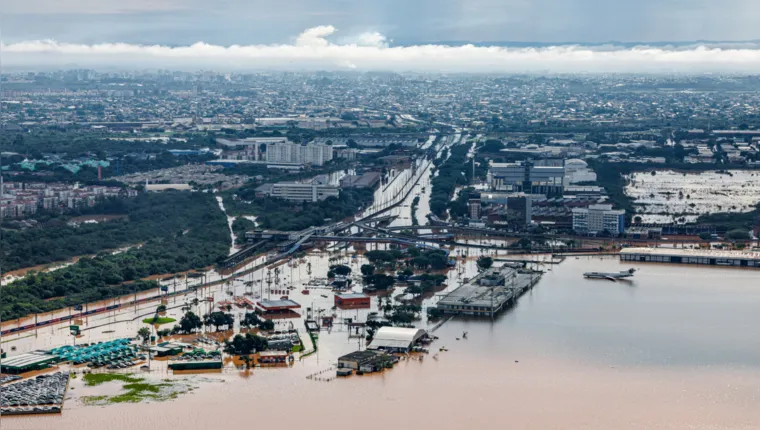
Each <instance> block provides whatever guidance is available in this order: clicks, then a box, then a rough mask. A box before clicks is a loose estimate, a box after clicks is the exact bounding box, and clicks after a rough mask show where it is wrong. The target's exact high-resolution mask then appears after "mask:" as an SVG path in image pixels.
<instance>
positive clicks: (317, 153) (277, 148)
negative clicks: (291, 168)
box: [266, 142, 333, 166]
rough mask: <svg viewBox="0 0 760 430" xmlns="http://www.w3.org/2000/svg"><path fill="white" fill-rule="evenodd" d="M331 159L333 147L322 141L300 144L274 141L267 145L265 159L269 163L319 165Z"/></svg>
mask: <svg viewBox="0 0 760 430" xmlns="http://www.w3.org/2000/svg"><path fill="white" fill-rule="evenodd" d="M332 159H333V147H332V146H330V145H327V144H322V143H309V144H306V145H300V144H297V143H291V142H275V143H272V144H269V145H267V152H266V161H267V162H269V163H294V164H311V165H313V166H321V165H323V164H325V163H327V162H328V161H330V160H332Z"/></svg>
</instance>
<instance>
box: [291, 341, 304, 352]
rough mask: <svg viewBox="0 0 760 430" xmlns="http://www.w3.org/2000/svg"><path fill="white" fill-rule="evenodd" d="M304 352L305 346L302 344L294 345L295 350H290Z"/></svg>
mask: <svg viewBox="0 0 760 430" xmlns="http://www.w3.org/2000/svg"><path fill="white" fill-rule="evenodd" d="M301 351H303V345H301V344H300V343H299V344H298V345H293V348H291V349H290V352H301Z"/></svg>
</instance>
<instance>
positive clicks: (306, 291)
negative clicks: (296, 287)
mask: <svg viewBox="0 0 760 430" xmlns="http://www.w3.org/2000/svg"><path fill="white" fill-rule="evenodd" d="M301 294H306V295H308V294H309V290H303V291H301Z"/></svg>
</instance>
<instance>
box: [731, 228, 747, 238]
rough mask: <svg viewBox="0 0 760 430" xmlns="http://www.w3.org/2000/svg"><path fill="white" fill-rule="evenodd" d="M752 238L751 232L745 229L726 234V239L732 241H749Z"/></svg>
mask: <svg viewBox="0 0 760 430" xmlns="http://www.w3.org/2000/svg"><path fill="white" fill-rule="evenodd" d="M750 238H751V236H750V234H749V231H747V230H744V229H740V228H737V229H733V230H731V231H729V232H727V233H726V239H730V240H749V239H750Z"/></svg>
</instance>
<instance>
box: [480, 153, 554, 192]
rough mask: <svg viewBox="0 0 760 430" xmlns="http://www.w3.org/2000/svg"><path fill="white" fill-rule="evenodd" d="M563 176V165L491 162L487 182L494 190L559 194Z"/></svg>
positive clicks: (528, 162) (531, 162)
mask: <svg viewBox="0 0 760 430" xmlns="http://www.w3.org/2000/svg"><path fill="white" fill-rule="evenodd" d="M564 177H565V167H564V166H562V165H552V164H550V165H537V164H535V163H534V162H533V161H519V162H516V163H494V162H491V163H490V165H489V169H488V183H489V185H490V187H491V189H492V190H495V191H508V192H525V193H530V194H543V195H561V194H562V192H563V187H564Z"/></svg>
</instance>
